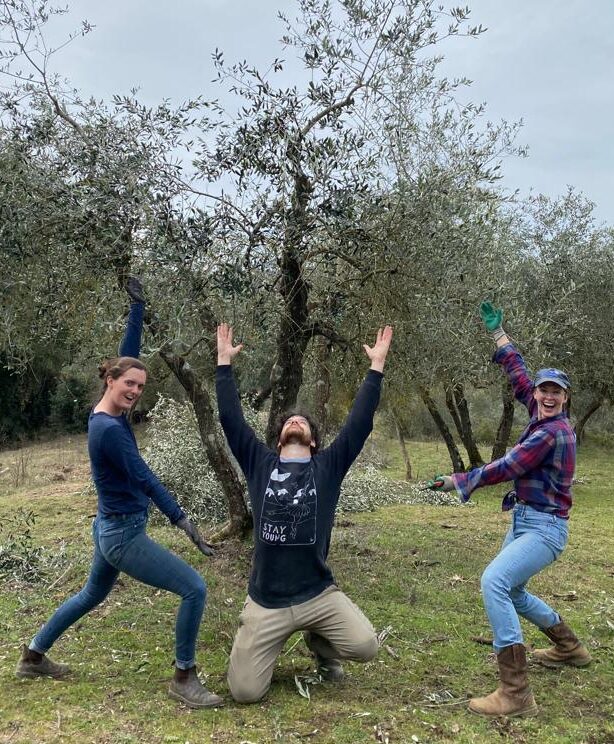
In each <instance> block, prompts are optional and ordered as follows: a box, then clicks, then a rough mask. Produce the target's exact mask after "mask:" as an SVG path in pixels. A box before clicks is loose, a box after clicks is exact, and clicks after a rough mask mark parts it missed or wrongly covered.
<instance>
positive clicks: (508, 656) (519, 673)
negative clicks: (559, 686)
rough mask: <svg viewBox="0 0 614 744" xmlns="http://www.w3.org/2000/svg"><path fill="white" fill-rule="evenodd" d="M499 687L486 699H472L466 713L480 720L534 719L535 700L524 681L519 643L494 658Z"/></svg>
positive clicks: (522, 651)
mask: <svg viewBox="0 0 614 744" xmlns="http://www.w3.org/2000/svg"><path fill="white" fill-rule="evenodd" d="M497 664H498V665H499V679H500V682H499V687H498V688H497V689H496V690H495V691H494V692H493V693H491V694H490V695H487V696H486V697H479V698H472V699H471V700H470V701H469V710H470V711H471V712H472V713H477V714H478V715H480V716H534V715H535V714H536V713H537V705H536V704H535V698H534V697H533V693H532V692H531V688H530V687H529V683H528V681H527V652H526V649H525V647H524V644H522V643H514V644H513V645H512V646H506V647H505V648H503V649H501V651H499V653H498V654H497Z"/></svg>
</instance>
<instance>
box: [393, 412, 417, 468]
mask: <svg viewBox="0 0 614 744" xmlns="http://www.w3.org/2000/svg"><path fill="white" fill-rule="evenodd" d="M392 419H393V421H394V426H395V428H396V430H397V439H398V440H399V445H400V447H401V454H402V455H403V462H404V463H405V480H406V481H410V480H411V478H412V472H411V460H410V459H409V452H408V451H407V446H406V444H405V436H404V435H403V429H402V428H401V422H400V421H399V417H398V416H397V415H396V413H395V412H394V411H393V412H392Z"/></svg>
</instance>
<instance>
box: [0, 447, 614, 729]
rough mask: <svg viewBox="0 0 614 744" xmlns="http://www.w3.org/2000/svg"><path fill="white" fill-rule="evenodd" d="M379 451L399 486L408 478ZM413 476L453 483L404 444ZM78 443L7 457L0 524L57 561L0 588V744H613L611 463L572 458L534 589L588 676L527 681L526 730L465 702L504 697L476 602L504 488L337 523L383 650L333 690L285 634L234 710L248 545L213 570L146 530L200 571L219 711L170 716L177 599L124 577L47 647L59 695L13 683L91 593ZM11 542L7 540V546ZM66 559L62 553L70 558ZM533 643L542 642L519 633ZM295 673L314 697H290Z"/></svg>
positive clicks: (341, 567)
mask: <svg viewBox="0 0 614 744" xmlns="http://www.w3.org/2000/svg"><path fill="white" fill-rule="evenodd" d="M382 444H383V445H385V446H386V448H387V452H388V454H387V460H388V462H389V472H390V474H391V477H395V476H398V475H399V474H400V473H401V472H402V467H401V462H400V458H397V455H396V453H395V448H394V445H393V444H391V443H382ZM410 451H411V454H412V457H413V460H414V472H415V473H416V474H417V475H418V476H420V477H425V476H427V475H429V474H431V473H433V472H436V471H440V470H441V471H444V472H445V471H446V470H447V469H448V464H447V462H446V454H445V451H444V450H443V448H442V447H441V446H439V447H437V446H436V445H434V444H424V443H413V444H410ZM87 473H88V468H87V462H86V459H85V440H84V439H83V438H80V437H77V438H72V439H68V438H63V439H58V440H56V441H54V442H51V443H47V444H44V445H40V444H39V445H34V446H32V447H29V448H27V449H24V450H19V451H14V452H11V451H8V452H2V453H0V516H1V517H2V518H6V517H7V516H8V515H11V514H14V513H15V511H16V510H17V508H18V507H23V508H25V509H31V510H33V511H34V512H35V513H36V514H37V515H38V516H37V520H36V523H35V525H34V527H33V528H32V535H33V542H34V544H35V545H37V546H43V547H45V548H46V549H47V553H46V555H47V557H52V556H54V555H58V554H59V555H60V560H58V562H57V564H56V565H54V566H53V568H51V569H50V570H49V572H48V574H47V575H46V576H45V578H44V580H43V581H42V582H40V583H38V584H23V583H18V582H16V581H14V580H12V579H11V578H10V577H9V576H5V577H4V578H3V579H2V588H1V590H0V742H11V743H12V744H17V742H55V741H58V742H59V741H62V742H79V743H81V742H96V743H97V744H99V743H101V742H192V743H194V742H217V743H220V744H221V743H225V742H233V743H235V742H236V743H237V744H238V743H239V742H243V744H248V743H249V742H252V743H253V744H255V743H256V742H258V744H260V743H262V742H274V741H279V742H318V743H324V742H335V743H338V744H345V743H347V744H349V743H352V744H354V743H358V742H382V743H383V742H388V741H389V742H408V743H410V742H448V741H458V742H485V743H490V742H507V741H513V742H538V743H539V744H548V743H549V742H557V744H558V743H559V742H569V743H570V744H571V743H572V742H573V744H580V743H581V742H586V743H587V744H589V743H590V744H606V743H607V742H614V637H613V636H614V632H613V628H614V502H613V500H612V496H611V483H612V482H613V481H614V464H612V461H611V453H609V452H608V451H606V450H600V449H596V448H593V449H591V448H587V449H586V450H584V451H582V452H581V454H580V457H579V465H578V473H577V475H578V477H579V478H580V479H581V481H582V482H581V483H580V484H578V485H577V486H576V489H575V507H574V510H573V516H572V522H571V536H570V542H569V546H568V548H567V550H566V551H565V553H564V554H563V556H562V558H561V560H560V561H559V562H557V563H556V564H555V565H553V566H551V567H550V568H549V569H548V570H546V571H544V572H543V573H542V574H540V575H539V576H538V577H536V578H535V579H534V581H533V583H532V586H533V589H534V590H535V591H536V593H538V594H539V595H540V596H542V597H543V598H545V599H546V600H547V601H549V602H551V603H552V604H553V605H554V606H555V607H557V608H558V609H559V611H560V612H561V614H562V615H563V616H564V617H565V618H566V619H567V620H568V621H569V622H570V623H571V625H572V626H573V627H574V628H575V629H576V630H577V632H578V633H579V634H580V635H581V636H582V637H583V638H584V639H585V640H586V642H587V643H588V645H589V647H590V649H591V651H592V653H593V655H594V662H593V664H592V665H591V666H590V667H589V668H588V669H583V670H575V669H564V670H561V671H551V670H546V669H543V668H540V667H531V670H530V674H531V682H532V684H533V688H534V692H535V696H536V698H537V701H538V704H539V706H540V714H539V716H538V717H536V718H532V719H526V720H516V719H509V720H508V719H497V720H485V719H481V718H479V717H477V716H473V715H471V714H470V713H468V712H467V711H466V710H465V701H466V700H467V698H468V697H470V696H471V695H473V694H482V693H486V692H490V691H491V690H492V689H494V687H495V685H496V666H495V663H494V659H493V657H492V654H491V649H490V647H489V646H488V645H483V644H481V643H478V642H476V641H475V640H472V638H474V637H477V636H485V637H488V636H490V630H489V627H488V623H487V621H486V618H485V614H484V611H483V608H482V605H481V600H480V595H479V579H480V574H481V572H482V570H483V568H484V567H485V566H486V564H487V563H488V562H489V560H490V559H491V558H492V557H493V556H494V555H495V553H496V551H497V548H498V545H499V543H500V542H501V540H502V538H503V535H504V533H505V530H506V527H507V523H508V517H507V516H506V515H503V514H501V513H500V512H499V511H498V508H499V497H500V495H501V493H502V492H503V489H502V488H499V489H491V491H490V493H489V492H483V493H480V494H478V495H476V498H475V502H476V506H475V507H472V508H468V507H426V506H401V507H399V506H395V507H389V508H385V509H381V510H379V511H377V512H375V513H369V514H360V515H350V516H349V517H348V516H347V515H340V516H339V519H338V524H337V526H336V528H335V531H334V534H333V543H332V547H331V553H330V562H331V565H332V567H333V570H334V572H335V575H336V577H337V580H338V582H339V584H340V585H341V587H342V588H343V589H344V590H345V591H346V592H347V593H348V594H349V595H350V596H351V597H352V598H354V599H355V600H356V601H357V603H358V604H359V605H360V606H361V607H362V608H363V609H364V611H365V612H366V614H367V615H368V616H369V618H370V619H371V620H372V622H373V624H374V625H375V626H376V628H377V629H378V631H383V634H384V635H385V639H384V640H383V646H382V649H381V651H380V654H379V657H378V658H377V659H376V660H375V661H373V662H371V663H370V664H367V665H364V666H361V665H358V664H347V666H346V670H347V673H348V674H347V680H346V682H345V683H344V684H343V685H342V686H340V687H338V688H333V687H331V686H330V685H326V684H321V683H313V682H310V681H309V676H310V674H311V673H312V671H313V667H312V664H311V660H310V658H309V656H308V655H307V653H306V651H305V647H304V645H303V643H302V641H300V639H299V638H298V636H295V637H293V638H292V639H290V641H289V642H288V644H287V647H286V650H285V652H284V653H283V655H282V656H281V658H280V660H279V664H278V666H277V668H276V671H275V676H274V682H273V686H272V689H271V691H270V694H269V695H268V697H267V698H266V699H265V700H264V701H263V703H262V704H260V705H254V706H238V705H235V704H234V703H233V702H232V701H231V700H230V698H229V697H228V690H227V687H226V683H225V679H224V673H225V669H226V663H227V659H228V654H229V650H230V647H231V643H232V637H233V634H234V631H235V628H236V623H237V617H238V614H239V611H240V608H241V605H242V601H243V598H244V593H245V587H246V584H247V575H248V571H249V560H250V547H249V544H236V543H233V544H228V545H226V546H225V547H224V548H223V549H222V550H220V551H219V554H218V556H217V557H216V558H214V559H213V560H207V559H205V558H203V557H202V556H201V555H200V554H199V553H197V552H196V550H195V549H193V548H192V547H191V546H190V545H189V544H188V543H187V541H186V540H185V538H183V537H182V535H181V534H179V533H177V532H176V531H174V530H173V529H172V528H170V527H155V528H152V533H153V535H154V537H155V538H156V539H159V540H160V541H161V542H163V543H165V544H166V545H168V546H170V547H172V548H173V549H174V550H175V551H176V552H177V553H178V554H180V555H182V556H183V557H184V558H186V559H187V560H188V561H190V562H191V563H192V564H193V565H195V566H197V567H198V568H199V570H201V571H202V573H203V574H204V576H205V577H206V579H207V582H208V585H209V591H210V594H209V605H208V611H207V615H206V619H205V622H204V624H203V627H202V629H201V634H200V642H199V659H200V662H201V664H202V666H203V668H204V670H205V672H206V674H207V682H208V685H209V687H210V688H211V689H213V690H215V691H216V692H219V693H221V694H224V695H225V696H226V699H227V705H226V707H224V708H221V709H219V710H213V711H190V710H188V709H185V708H182V707H178V706H177V705H176V704H175V703H174V702H173V701H172V700H170V699H169V698H168V697H167V695H166V687H167V680H168V679H169V677H170V676H171V674H172V669H171V666H170V662H171V660H172V658H173V623H174V615H175V611H176V607H177V601H176V599H175V597H173V596H171V595H166V594H161V593H159V592H157V591H155V590H153V589H150V588H149V587H146V586H143V585H142V584H139V583H137V582H135V581H133V580H131V579H129V578H126V577H124V578H122V579H121V581H120V582H119V584H118V586H117V587H116V589H115V590H114V592H113V593H112V594H111V596H110V598H109V599H108V600H107V601H106V602H105V603H104V604H103V605H102V606H101V607H100V608H98V609H97V610H95V611H94V612H92V613H91V614H90V615H89V616H87V617H86V618H84V619H83V621H82V622H80V623H79V624H78V625H76V626H75V627H74V628H71V629H70V630H69V631H68V632H67V633H66V634H65V636H64V637H63V638H62V639H60V640H59V641H58V643H57V645H56V647H55V649H54V652H53V655H52V656H54V657H55V658H58V659H61V660H63V661H67V662H69V663H70V664H71V666H72V667H74V675H73V676H72V678H71V679H70V680H69V681H61V682H56V681H52V680H44V679H39V680H32V681H30V680H28V681H20V680H17V679H16V678H15V677H14V676H13V669H14V665H15V662H16V660H17V657H18V648H19V644H20V643H22V642H23V641H27V640H29V639H30V638H31V636H32V635H33V633H34V631H35V630H36V629H37V627H38V626H39V624H40V623H42V622H43V621H44V620H45V619H46V618H47V617H48V615H49V614H50V613H51V612H52V611H53V610H54V609H55V607H57V605H58V604H59V603H60V602H61V601H62V600H63V599H64V598H65V597H66V596H67V595H68V594H70V593H72V592H74V591H76V590H77V589H78V588H79V587H80V586H81V585H82V583H83V581H84V579H85V577H86V575H87V570H88V565H89V557H90V542H89V541H90V537H89V533H90V524H91V518H90V515H92V514H93V513H94V511H95V502H94V500H93V499H92V497H91V496H90V495H88V494H87V492H86V491H85V490H84V486H85V484H86V482H87ZM3 539H6V533H5V534H4V535H3V534H2V533H0V544H1V543H2V541H3ZM63 551H64V552H63ZM525 629H526V641H527V643H529V644H536V645H537V644H543V643H544V638H543V637H541V635H540V633H539V632H538V631H536V629H534V628H533V627H529V626H526V628H525ZM295 676H298V677H299V679H302V681H303V682H304V683H305V684H307V685H308V688H309V693H310V699H307V698H305V697H302V696H301V695H300V694H299V691H298V688H297V685H296V683H295Z"/></svg>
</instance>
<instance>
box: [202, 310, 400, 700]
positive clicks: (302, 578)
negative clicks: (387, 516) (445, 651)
mask: <svg viewBox="0 0 614 744" xmlns="http://www.w3.org/2000/svg"><path fill="white" fill-rule="evenodd" d="M391 340H392V328H391V327H390V326H386V327H385V328H384V329H381V330H380V331H378V334H377V339H376V342H375V344H374V345H373V347H370V346H367V345H365V346H364V349H365V352H366V353H367V356H368V357H369V359H370V360H371V369H370V370H369V371H368V372H367V376H366V378H365V380H364V382H363V384H362V385H361V387H360V390H359V391H358V394H357V395H356V399H355V400H354V404H353V406H352V410H351V411H350V413H349V415H348V417H347V420H346V422H345V424H344V425H343V428H342V429H341V431H340V432H339V434H338V435H337V437H336V439H335V440H334V441H333V442H332V444H331V445H330V446H329V447H326V448H325V449H323V450H321V451H320V448H319V445H320V437H319V433H318V429H317V425H316V423H315V421H313V420H312V418H311V417H310V416H309V415H308V414H306V413H303V412H289V413H287V414H285V415H283V416H282V417H280V420H279V425H278V431H277V434H278V437H277V438H278V443H277V451H276V452H274V451H273V450H271V449H269V448H268V447H267V446H266V445H265V444H263V443H262V442H261V441H260V440H259V439H258V438H257V437H256V435H255V433H254V431H253V430H252V429H251V428H250V427H249V426H248V425H247V423H246V422H245V419H244V418H243V413H242V410H241V403H240V400H239V394H238V392H237V387H236V384H235V381H234V376H233V373H232V368H231V364H232V361H233V359H234V358H235V357H236V355H237V354H238V353H239V352H240V351H241V349H242V345H237V346H234V345H233V341H232V329H231V328H230V327H229V326H227V325H225V324H222V325H220V326H219V327H218V332H217V349H218V367H217V374H216V387H217V400H218V408H219V415H220V421H221V423H222V427H223V429H224V433H225V434H226V438H227V439H228V444H229V445H230V449H231V450H232V452H233V454H234V456H235V457H236V459H237V461H238V463H239V465H240V466H241V469H242V470H243V473H244V474H245V478H246V479H247V485H248V491H249V498H250V501H251V505H252V513H253V517H254V555H253V560H252V570H251V575H250V579H249V587H248V596H247V599H246V601H245V605H244V607H243V611H242V612H241V616H240V618H239V630H238V631H237V635H236V637H235V640H234V644H233V647H232V652H231V655H230V665H229V669H228V685H229V687H230V692H231V693H232V696H233V697H234V699H235V700H236V701H237V702H240V703H254V702H256V701H258V700H260V699H261V698H262V697H263V696H264V695H265V693H266V692H267V690H268V689H269V686H270V684H271V677H272V674H273V667H274V666H275V662H276V660H277V657H278V656H279V654H280V653H281V650H282V648H283V646H284V643H285V642H286V640H287V639H288V638H289V637H290V636H291V635H292V633H294V632H295V631H297V630H302V631H303V632H304V636H305V641H306V643H307V645H308V647H309V648H310V649H311V651H313V653H314V654H315V657H316V663H317V666H318V672H319V674H320V675H321V676H322V677H323V678H324V679H327V680H330V681H333V682H337V681H340V680H341V679H342V678H343V668H342V666H341V663H340V661H339V659H352V660H354V661H369V660H371V659H372V658H374V656H375V655H376V653H377V647H378V645H377V638H376V635H375V631H374V630H373V626H372V625H371V623H370V622H369V621H368V620H367V618H366V617H365V616H364V615H363V613H362V612H361V611H360V610H359V609H358V607H356V605H355V604H354V603H353V602H352V601H351V600H350V599H349V598H348V597H347V596H346V595H345V594H344V593H343V592H341V591H340V590H339V589H338V587H337V586H336V584H335V580H334V578H333V575H332V572H331V570H330V568H329V567H328V566H327V565H326V558H327V556H328V549H329V546H330V537H331V532H332V528H333V520H334V516H335V509H336V507H337V502H338V500H339V492H340V489H341V482H342V480H343V478H344V476H345V474H346V473H347V471H348V469H349V467H350V465H351V464H352V462H353V461H354V460H355V459H356V457H357V456H358V454H359V452H360V450H361V449H362V447H363V445H364V443H365V441H366V439H367V437H368V436H369V434H370V433H371V430H372V428H373V415H374V413H375V409H376V408H377V404H378V402H379V396H380V388H381V382H382V377H383V369H384V363H385V361H386V355H387V354H388V349H389V347H390V342H391Z"/></svg>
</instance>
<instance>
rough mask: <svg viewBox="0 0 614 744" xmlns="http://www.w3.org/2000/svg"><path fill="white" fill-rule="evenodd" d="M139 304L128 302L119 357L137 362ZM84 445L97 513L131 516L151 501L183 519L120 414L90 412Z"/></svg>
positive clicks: (175, 518)
mask: <svg viewBox="0 0 614 744" xmlns="http://www.w3.org/2000/svg"><path fill="white" fill-rule="evenodd" d="M143 312H144V307H143V305H142V303H137V302H135V303H132V304H131V305H130V313H129V315H128V320H127V323H126V332H125V334H124V338H123V341H122V343H121V345H120V347H119V355H120V356H131V357H135V358H137V359H138V356H139V352H140V346H141V333H142V330H143ZM87 446H88V451H89V455H90V463H91V467H92V478H93V480H94V484H95V486H96V491H97V493H98V513H99V514H101V515H104V516H108V515H110V514H133V513H139V512H143V511H146V510H147V508H148V507H149V500H150V499H151V500H152V501H153V502H154V503H155V504H156V506H157V507H158V508H159V509H160V511H162V512H163V513H164V514H165V515H166V516H167V517H168V518H169V520H170V521H171V522H172V523H173V524H175V522H177V521H178V520H179V519H181V518H182V517H184V516H185V514H184V513H183V511H182V510H181V508H180V506H179V504H177V502H176V501H175V499H174V498H173V497H172V496H171V494H170V493H169V492H168V491H167V489H166V488H165V487H164V486H163V485H162V483H160V481H159V480H158V478H157V476H156V475H155V474H154V473H153V472H152V471H151V470H150V468H149V466H148V465H147V463H146V462H145V461H144V460H143V458H142V457H141V455H140V454H139V450H138V447H137V444H136V439H135V438H134V433H133V432H132V429H131V428H130V425H129V424H128V420H127V418H126V416H125V415H124V414H120V415H119V416H111V415H110V414H108V413H103V412H100V413H93V412H92V413H91V414H90V418H89V423H88V436H87Z"/></svg>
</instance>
